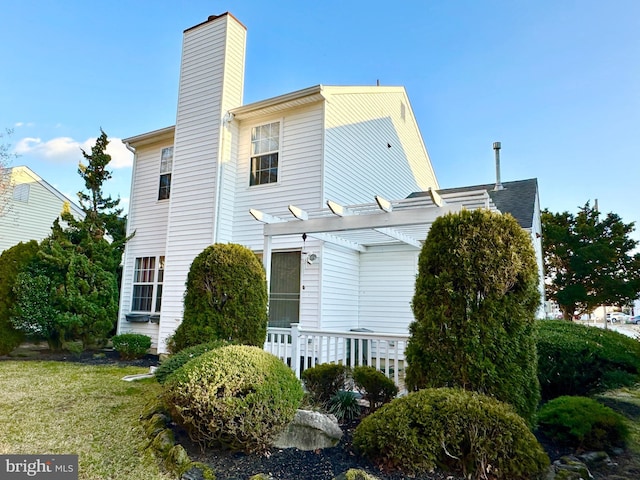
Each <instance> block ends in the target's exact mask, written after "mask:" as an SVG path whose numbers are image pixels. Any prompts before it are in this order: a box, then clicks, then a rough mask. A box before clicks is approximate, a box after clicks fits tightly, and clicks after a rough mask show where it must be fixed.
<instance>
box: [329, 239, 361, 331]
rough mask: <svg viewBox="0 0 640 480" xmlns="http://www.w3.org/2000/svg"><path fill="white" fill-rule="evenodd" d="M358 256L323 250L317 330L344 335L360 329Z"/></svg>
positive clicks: (338, 249) (335, 249)
mask: <svg viewBox="0 0 640 480" xmlns="http://www.w3.org/2000/svg"><path fill="white" fill-rule="evenodd" d="M359 256H360V254H359V253H358V252H356V251H353V250H347V249H344V248H340V247H335V246H333V245H330V244H326V245H325V246H324V253H323V255H322V259H321V262H322V306H321V308H322V325H320V328H323V329H325V330H345V331H347V330H351V329H353V328H358V327H359V325H358V312H359V304H360V301H359V298H358V293H359V292H358V290H359V288H358V282H359V271H360V267H359Z"/></svg>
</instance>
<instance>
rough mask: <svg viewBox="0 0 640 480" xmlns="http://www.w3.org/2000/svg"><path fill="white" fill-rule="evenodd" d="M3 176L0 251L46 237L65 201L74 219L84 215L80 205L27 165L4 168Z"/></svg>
mask: <svg viewBox="0 0 640 480" xmlns="http://www.w3.org/2000/svg"><path fill="white" fill-rule="evenodd" d="M3 177H4V178H3V179H4V180H5V182H6V188H3V189H2V190H1V195H0V253H2V252H3V251H4V250H6V249H7V248H9V247H12V246H13V245H16V244H18V243H20V242H28V241H30V240H37V241H38V242H39V241H41V240H43V239H44V238H45V237H47V236H48V235H49V234H50V233H51V227H52V225H53V222H54V220H55V219H56V218H58V217H59V216H60V214H61V213H62V210H63V208H64V205H65V204H68V207H69V209H70V211H71V213H72V214H73V215H74V216H75V217H76V218H84V212H83V211H82V209H81V208H80V207H78V206H77V205H75V204H74V203H72V202H70V201H69V199H68V198H67V197H65V196H64V195H63V194H62V193H60V192H59V191H58V190H56V189H55V188H54V187H52V186H51V185H50V184H49V183H47V182H46V181H45V180H43V179H42V178H41V177H40V176H39V175H37V174H36V173H35V172H34V171H32V170H31V169H30V168H28V167H25V166H18V167H12V168H8V169H7V171H6V172H3Z"/></svg>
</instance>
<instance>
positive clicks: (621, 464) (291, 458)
mask: <svg viewBox="0 0 640 480" xmlns="http://www.w3.org/2000/svg"><path fill="white" fill-rule="evenodd" d="M2 360H26V361H28V360H53V361H64V362H76V363H82V364H89V365H121V366H122V365H131V366H136V367H144V368H148V367H150V366H156V365H158V363H159V360H158V356H157V355H146V356H145V357H144V358H141V359H138V360H128V361H125V360H122V359H120V357H119V355H118V353H117V352H115V351H113V350H111V349H104V350H100V351H93V352H83V353H81V354H77V355H74V354H70V353H68V352H50V351H49V350H48V349H46V348H45V347H44V346H39V347H38V346H30V347H29V348H26V349H25V351H24V352H21V351H16V352H14V356H0V361H2ZM625 413H628V412H625ZM633 413H637V412H635V411H634V412H633ZM627 416H628V417H630V418H631V419H633V420H635V419H636V418H634V416H633V415H627ZM356 426H357V422H352V423H349V424H345V425H342V430H343V432H344V436H343V437H342V440H341V441H340V443H339V444H338V445H337V446H336V447H334V448H326V449H322V450H317V451H313V452H305V451H301V450H297V449H272V450H271V451H270V452H269V453H268V454H263V455H258V454H251V455H247V454H244V453H231V452H224V451H217V450H211V449H208V450H202V449H201V448H200V447H199V446H198V445H196V444H194V443H193V442H191V441H190V439H189V437H188V436H187V435H186V434H185V433H184V432H182V431H181V430H179V429H178V428H176V429H175V434H176V439H177V441H178V442H179V443H180V444H182V445H183V446H184V447H185V449H186V450H187V452H188V453H189V456H190V457H191V458H192V459H193V460H195V461H199V462H203V463H206V464H208V465H209V466H211V468H212V469H213V470H214V471H215V472H216V478H217V480H246V479H248V478H249V477H250V476H252V475H256V474H258V473H263V474H266V475H269V477H270V478H271V479H272V480H296V479H303V480H331V479H333V478H334V477H336V476H337V475H339V474H341V473H344V472H346V471H347V470H349V469H350V468H358V469H362V470H365V471H366V472H368V473H370V474H372V475H374V476H376V477H377V478H379V479H381V480H402V479H407V478H420V479H424V480H461V479H462V478H463V477H462V476H455V475H452V474H447V473H443V472H433V473H431V474H429V475H422V476H420V477H408V476H407V475H404V474H400V473H397V472H384V471H381V470H380V469H379V468H377V467H376V466H375V465H373V464H372V463H370V462H368V461H367V460H366V459H364V458H362V457H360V456H358V455H356V454H355V452H354V451H353V447H352V443H351V440H352V437H353V431H354V429H355V427H356ZM538 440H539V441H540V442H541V444H542V446H543V447H544V448H545V451H546V452H547V453H548V455H549V457H550V458H551V461H554V460H556V459H558V458H560V457H561V456H563V455H567V454H570V453H573V452H572V451H571V450H570V449H567V448H562V447H559V446H558V445H555V444H554V443H553V442H550V441H549V440H548V439H546V438H544V437H542V436H540V435H538ZM612 460H613V462H614V464H612V465H601V466H600V467H596V468H592V473H593V475H594V478H595V479H597V480H599V479H616V480H632V479H637V478H640V462H638V459H636V458H635V457H634V456H633V455H632V454H631V453H630V452H624V453H621V454H620V455H617V456H615V457H613V458H612Z"/></svg>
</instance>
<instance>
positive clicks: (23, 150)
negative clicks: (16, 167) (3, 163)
mask: <svg viewBox="0 0 640 480" xmlns="http://www.w3.org/2000/svg"><path fill="white" fill-rule="evenodd" d="M95 143H96V139H95V138H89V139H87V140H85V141H84V142H82V143H80V142H78V141H76V140H74V139H73V138H70V137H57V138H53V139H51V140H48V141H46V142H43V141H42V140H41V139H40V138H34V137H25V138H23V139H21V140H20V141H19V142H18V143H17V144H16V147H15V152H16V153H17V154H18V155H31V156H35V157H41V158H42V159H44V160H47V161H49V162H52V163H73V164H77V163H78V162H80V161H83V160H84V158H83V156H82V152H81V150H80V149H82V150H84V151H85V152H88V153H90V152H91V147H93V146H94V145H95ZM107 153H108V154H109V155H111V163H110V164H109V166H111V167H112V168H127V167H131V166H132V165H133V153H131V152H130V151H129V150H127V147H125V146H124V144H123V143H122V141H121V140H120V139H119V138H110V139H109V145H108V146H107Z"/></svg>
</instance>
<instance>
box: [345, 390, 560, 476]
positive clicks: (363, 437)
mask: <svg viewBox="0 0 640 480" xmlns="http://www.w3.org/2000/svg"><path fill="white" fill-rule="evenodd" d="M353 444H354V446H355V447H356V449H357V450H358V451H359V452H360V453H361V454H363V455H364V456H366V457H368V458H370V459H371V460H373V461H374V462H375V463H377V464H378V465H380V466H381V467H385V468H391V469H398V470H401V471H402V472H403V473H405V474H406V475H420V474H425V473H427V472H430V471H432V470H433V469H434V468H436V467H438V468H442V469H444V470H446V471H452V472H461V473H462V474H463V475H464V476H465V478H494V479H508V480H516V479H525V478H531V477H532V476H534V475H538V474H540V473H542V472H543V471H544V470H545V469H546V468H547V466H548V465H549V458H548V457H547V455H546V454H545V453H544V451H543V449H542V447H541V446H540V444H539V443H538V441H537V440H536V438H535V437H534V436H533V434H532V433H531V432H530V431H529V429H528V427H527V425H526V423H525V422H524V420H523V419H522V418H521V417H520V416H519V415H518V414H517V413H516V412H515V411H514V409H513V407H512V406H510V405H508V404H506V403H503V402H499V401H497V400H495V399H494V398H491V397H488V396H486V395H481V394H479V393H475V392H469V391H465V390H461V389H457V388H456V389H451V388H437V389H433V388H429V389H425V390H421V391H419V392H413V393H410V394H408V395H407V396H405V397H401V398H397V399H395V400H393V401H392V402H391V403H388V404H387V405H384V406H382V408H380V409H379V410H378V411H377V412H375V413H373V414H371V415H369V416H368V417H365V418H364V419H363V420H362V422H361V423H360V425H358V427H357V428H356V430H355V433H354V436H353Z"/></svg>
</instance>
